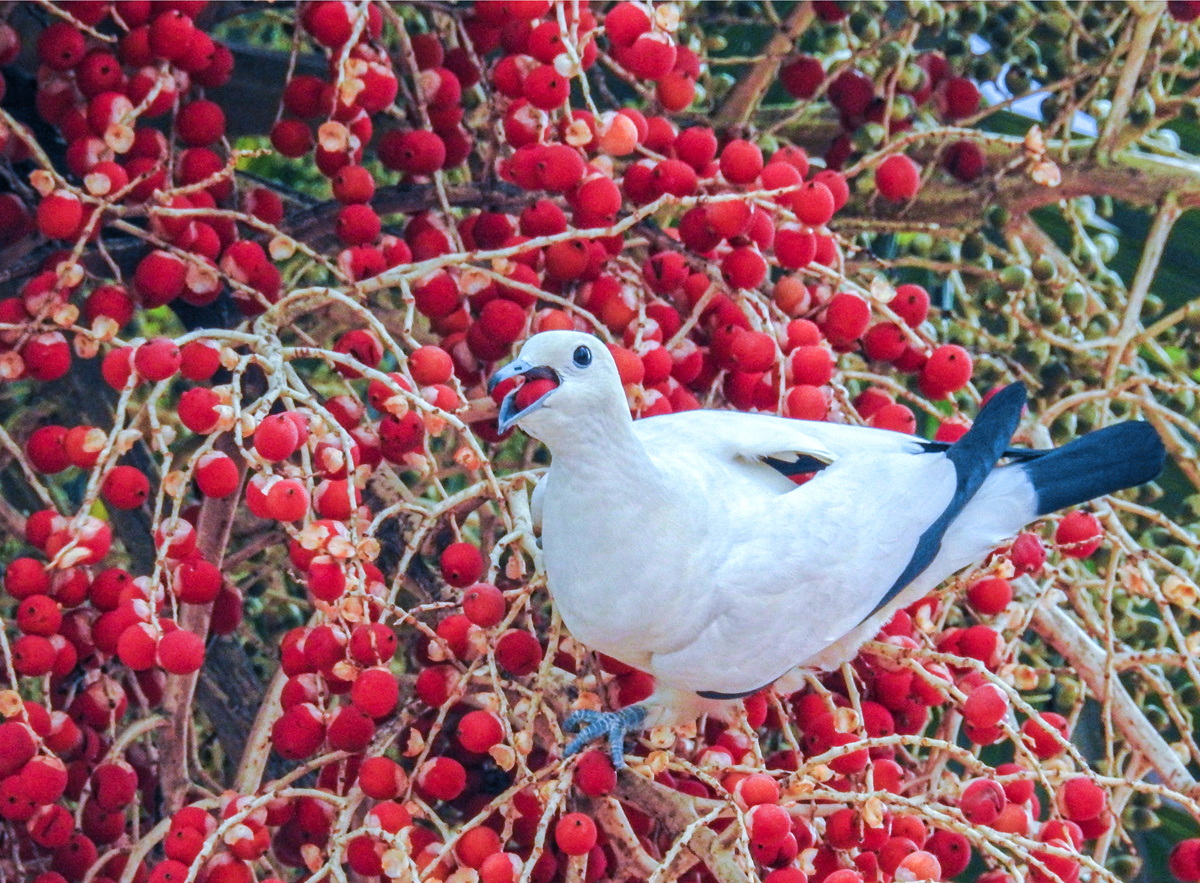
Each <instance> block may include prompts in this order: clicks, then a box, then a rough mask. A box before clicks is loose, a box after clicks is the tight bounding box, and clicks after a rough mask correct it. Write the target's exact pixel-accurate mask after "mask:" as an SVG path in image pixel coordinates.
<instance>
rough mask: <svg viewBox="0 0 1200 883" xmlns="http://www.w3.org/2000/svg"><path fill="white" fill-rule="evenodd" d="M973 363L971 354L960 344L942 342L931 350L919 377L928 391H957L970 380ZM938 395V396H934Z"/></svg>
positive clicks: (942, 393) (943, 393)
mask: <svg viewBox="0 0 1200 883" xmlns="http://www.w3.org/2000/svg"><path fill="white" fill-rule="evenodd" d="M973 370H974V363H973V362H972V361H971V355H970V353H968V352H967V351H966V350H965V349H963V348H962V347H961V346H958V345H957V344H953V343H947V344H943V345H942V346H939V347H938V348H937V349H935V350H934V351H933V353H931V354H930V356H929V361H927V362H926V363H925V365H924V367H922V368H921V379H922V380H923V381H924V382H925V387H923V388H925V389H926V390H927V391H928V392H930V393H935V392H940V393H941V395H943V396H944V395H945V394H946V393H952V392H958V391H959V390H960V389H962V388H963V387H964V386H966V385H967V383H968V382H970V380H971V372H972V371H973ZM934 397H938V396H934Z"/></svg>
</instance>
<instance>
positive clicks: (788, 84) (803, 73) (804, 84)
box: [779, 55, 825, 101]
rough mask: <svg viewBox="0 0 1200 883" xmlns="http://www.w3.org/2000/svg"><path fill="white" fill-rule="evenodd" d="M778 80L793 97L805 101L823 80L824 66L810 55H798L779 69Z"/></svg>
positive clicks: (812, 94) (814, 93)
mask: <svg viewBox="0 0 1200 883" xmlns="http://www.w3.org/2000/svg"><path fill="white" fill-rule="evenodd" d="M779 81H780V82H781V83H782V84H783V88H784V89H786V90H787V92H788V94H789V95H791V96H792V97H793V98H799V99H801V100H802V101H807V100H808V99H810V98H812V97H813V96H814V95H816V94H817V89H818V88H820V86H821V84H822V83H823V82H824V81H825V68H824V67H822V65H821V62H820V60H819V59H817V58H814V57H813V56H811V55H798V56H796V57H795V58H793V59H791V60H790V61H788V62H786V63H785V64H784V65H783V66H782V67H781V68H780V69H779Z"/></svg>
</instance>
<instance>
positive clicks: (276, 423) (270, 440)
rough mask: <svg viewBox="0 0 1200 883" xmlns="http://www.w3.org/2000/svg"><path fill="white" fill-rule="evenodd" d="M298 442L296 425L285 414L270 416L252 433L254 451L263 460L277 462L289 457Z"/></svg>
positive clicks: (298, 436) (298, 435)
mask: <svg viewBox="0 0 1200 883" xmlns="http://www.w3.org/2000/svg"><path fill="white" fill-rule="evenodd" d="M299 440H300V434H299V432H298V431H297V429H296V424H295V423H294V422H293V421H292V420H291V419H290V418H289V417H288V416H287V414H286V413H279V414H271V415H269V416H267V417H264V418H263V421H262V423H260V424H259V425H258V428H257V429H256V430H255V431H254V450H255V451H256V452H257V453H258V455H259V456H260V457H262V458H263V459H265V460H270V461H272V462H277V461H279V460H286V459H287V458H288V457H290V456H291V455H292V453H293V452H294V451H295V450H296V447H297V445H298V444H299Z"/></svg>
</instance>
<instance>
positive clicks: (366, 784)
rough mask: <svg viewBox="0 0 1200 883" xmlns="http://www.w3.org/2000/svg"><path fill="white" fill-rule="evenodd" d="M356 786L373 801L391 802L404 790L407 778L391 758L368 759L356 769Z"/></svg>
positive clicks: (401, 768)
mask: <svg viewBox="0 0 1200 883" xmlns="http://www.w3.org/2000/svg"><path fill="white" fill-rule="evenodd" d="M358 784H359V787H360V788H362V791H363V794H366V795H367V796H368V797H370V798H373V799H374V800H391V799H392V798H393V797H397V796H399V794H400V793H401V792H402V791H403V790H404V787H405V785H407V784H408V776H407V775H406V774H405V772H404V769H403V767H401V766H400V764H398V763H396V762H395V761H394V760H392V759H391V758H387V757H368V758H366V759H365V760H364V761H363V762H362V766H360V767H359V768H358Z"/></svg>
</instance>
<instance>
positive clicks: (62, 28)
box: [37, 21, 87, 71]
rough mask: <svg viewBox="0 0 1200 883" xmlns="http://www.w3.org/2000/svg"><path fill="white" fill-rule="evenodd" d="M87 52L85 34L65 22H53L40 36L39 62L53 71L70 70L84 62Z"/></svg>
mask: <svg viewBox="0 0 1200 883" xmlns="http://www.w3.org/2000/svg"><path fill="white" fill-rule="evenodd" d="M86 51H87V43H86V42H85V41H84V38H83V34H82V33H81V32H80V31H79V30H78V29H77V28H75V27H74V26H73V25H70V24H68V23H67V22H65V21H55V22H52V23H51V24H50V25H49V26H48V27H47V28H46V29H45V30H44V31H42V32H41V33H40V34H39V35H38V40H37V56H38V60H39V61H41V63H42V64H44V65H46V67H48V68H50V69H51V70H56V71H67V70H70V69H71V68H73V67H75V65H77V64H79V62H81V61H83V57H84V53H85V52H86Z"/></svg>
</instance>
